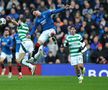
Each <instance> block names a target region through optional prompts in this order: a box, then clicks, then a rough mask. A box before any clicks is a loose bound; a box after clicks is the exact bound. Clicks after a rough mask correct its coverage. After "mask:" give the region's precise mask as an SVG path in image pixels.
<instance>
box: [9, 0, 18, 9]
mask: <svg viewBox="0 0 108 90" xmlns="http://www.w3.org/2000/svg"><path fill="white" fill-rule="evenodd" d="M13 4H15V6H16V7H17V6H18V5H19V2H18V0H10V1H9V2H8V4H7V9H11V8H12V5H13Z"/></svg>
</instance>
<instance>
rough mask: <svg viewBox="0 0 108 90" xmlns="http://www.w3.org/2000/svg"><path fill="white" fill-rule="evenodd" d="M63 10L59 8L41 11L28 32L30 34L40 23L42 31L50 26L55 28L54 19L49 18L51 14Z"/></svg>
mask: <svg viewBox="0 0 108 90" xmlns="http://www.w3.org/2000/svg"><path fill="white" fill-rule="evenodd" d="M63 10H64V8H60V9H56V10H47V11H44V12H42V13H41V16H39V17H37V18H36V21H35V25H34V26H33V28H32V30H31V32H30V35H32V34H33V33H34V32H35V30H36V28H37V26H38V25H41V27H42V31H45V30H48V29H51V28H54V29H55V30H56V28H55V25H54V21H53V19H52V18H51V15H52V14H56V13H59V12H61V11H63Z"/></svg>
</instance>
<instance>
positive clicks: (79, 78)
mask: <svg viewBox="0 0 108 90" xmlns="http://www.w3.org/2000/svg"><path fill="white" fill-rule="evenodd" d="M83 79H84V78H83V76H80V77H78V80H79V81H78V83H79V84H81V83H82V81H83Z"/></svg>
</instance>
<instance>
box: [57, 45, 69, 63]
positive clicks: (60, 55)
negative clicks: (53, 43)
mask: <svg viewBox="0 0 108 90" xmlns="http://www.w3.org/2000/svg"><path fill="white" fill-rule="evenodd" d="M56 63H68V55H67V53H66V51H65V48H64V47H63V45H61V46H60V49H59V50H58V52H57V55H56Z"/></svg>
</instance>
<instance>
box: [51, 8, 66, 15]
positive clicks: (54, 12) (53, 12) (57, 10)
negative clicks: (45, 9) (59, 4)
mask: <svg viewBox="0 0 108 90" xmlns="http://www.w3.org/2000/svg"><path fill="white" fill-rule="evenodd" d="M64 10H65V9H64V8H60V9H55V10H52V11H50V14H56V13H59V12H62V11H64Z"/></svg>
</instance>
